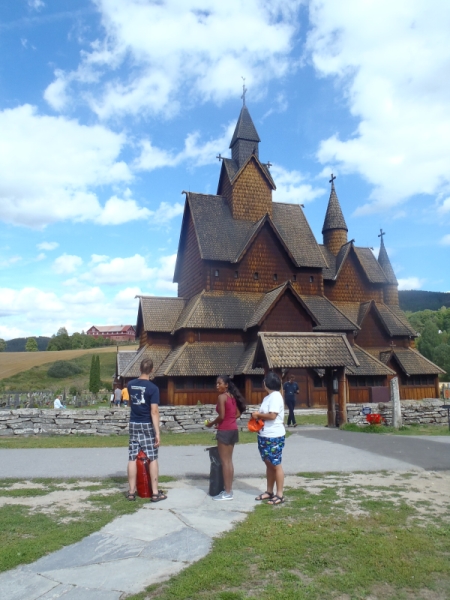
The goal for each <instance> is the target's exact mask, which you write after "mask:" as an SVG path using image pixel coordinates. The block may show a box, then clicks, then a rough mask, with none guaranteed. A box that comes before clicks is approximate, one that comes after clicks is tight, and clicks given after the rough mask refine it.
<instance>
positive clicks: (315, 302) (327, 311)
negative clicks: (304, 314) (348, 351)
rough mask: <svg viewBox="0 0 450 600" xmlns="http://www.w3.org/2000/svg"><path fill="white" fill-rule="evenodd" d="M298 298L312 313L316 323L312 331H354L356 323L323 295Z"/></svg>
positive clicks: (356, 326) (356, 327)
mask: <svg viewBox="0 0 450 600" xmlns="http://www.w3.org/2000/svg"><path fill="white" fill-rule="evenodd" d="M300 298H301V299H302V300H303V302H304V303H305V304H306V306H307V307H308V309H309V311H310V312H311V313H312V314H313V315H314V317H315V319H316V320H317V322H318V324H317V325H316V326H315V327H314V331H355V330H357V329H359V327H358V325H357V324H356V323H355V322H353V321H352V320H351V319H349V318H348V317H347V316H346V315H345V314H343V313H342V312H341V311H340V310H339V309H338V308H337V307H336V306H335V305H334V304H333V302H331V300H328V298H325V296H304V295H301V296H300Z"/></svg>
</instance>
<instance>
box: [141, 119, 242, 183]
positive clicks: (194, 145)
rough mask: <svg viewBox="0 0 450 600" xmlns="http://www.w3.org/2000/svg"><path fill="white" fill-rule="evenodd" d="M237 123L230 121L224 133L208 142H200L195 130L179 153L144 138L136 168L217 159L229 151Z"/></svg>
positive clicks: (202, 162) (143, 168) (147, 168)
mask: <svg viewBox="0 0 450 600" xmlns="http://www.w3.org/2000/svg"><path fill="white" fill-rule="evenodd" d="M235 127H236V123H230V124H229V125H228V126H227V127H226V128H224V131H223V134H222V135H221V136H220V137H218V138H216V139H212V140H209V141H207V142H203V143H201V142H200V133H199V132H198V131H194V132H192V133H190V134H188V135H187V137H186V139H185V141H184V148H183V150H181V151H180V152H178V153H173V152H168V151H166V150H163V149H161V148H157V147H156V146H153V144H152V142H151V141H150V140H149V139H145V140H142V142H141V154H140V156H139V157H138V158H137V159H136V161H135V163H134V168H135V169H136V170H142V171H153V170H154V169H160V168H161V167H176V166H178V165H179V164H181V163H182V162H185V161H189V163H191V164H193V165H194V166H203V165H208V164H211V163H214V162H216V161H217V158H216V156H217V155H218V154H224V155H225V153H226V152H227V151H228V146H229V144H230V140H231V137H232V135H233V131H234V128H235Z"/></svg>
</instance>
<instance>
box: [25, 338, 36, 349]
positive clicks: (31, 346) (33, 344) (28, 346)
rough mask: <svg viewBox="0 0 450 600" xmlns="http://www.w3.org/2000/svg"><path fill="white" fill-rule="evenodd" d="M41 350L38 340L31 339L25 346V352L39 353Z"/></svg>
mask: <svg viewBox="0 0 450 600" xmlns="http://www.w3.org/2000/svg"><path fill="white" fill-rule="evenodd" d="M38 351H39V348H38V345H37V341H36V338H34V337H31V338H28V339H27V343H26V344H25V352H38Z"/></svg>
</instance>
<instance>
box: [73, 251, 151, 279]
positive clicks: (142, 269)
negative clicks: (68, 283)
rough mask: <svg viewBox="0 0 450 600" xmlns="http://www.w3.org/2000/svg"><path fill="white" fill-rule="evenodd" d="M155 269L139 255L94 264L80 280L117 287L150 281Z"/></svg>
mask: <svg viewBox="0 0 450 600" xmlns="http://www.w3.org/2000/svg"><path fill="white" fill-rule="evenodd" d="M155 274H156V269H155V268H151V267H149V266H148V265H147V261H146V260H145V258H144V257H143V256H141V255H140V254H135V255H134V256H130V257H128V258H112V259H110V260H109V261H108V262H106V261H104V262H100V263H98V264H96V265H95V266H94V267H93V268H92V269H91V270H90V272H89V273H85V274H84V275H82V279H85V280H89V281H92V280H93V281H96V282H97V283H99V284H108V285H117V284H121V283H128V282H136V281H151V280H152V278H153V277H154V275H155Z"/></svg>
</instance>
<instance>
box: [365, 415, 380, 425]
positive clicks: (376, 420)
mask: <svg viewBox="0 0 450 600" xmlns="http://www.w3.org/2000/svg"><path fill="white" fill-rule="evenodd" d="M383 420H384V419H383V417H382V416H381V415H380V414H379V413H373V414H371V415H366V421H367V422H368V423H370V425H381V423H383Z"/></svg>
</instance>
